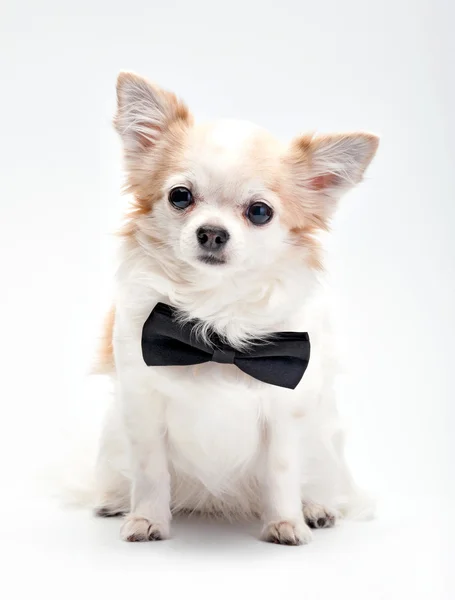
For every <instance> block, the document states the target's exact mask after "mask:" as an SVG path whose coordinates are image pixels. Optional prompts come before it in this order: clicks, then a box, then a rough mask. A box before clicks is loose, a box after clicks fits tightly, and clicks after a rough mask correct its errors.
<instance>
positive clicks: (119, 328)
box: [97, 80, 369, 543]
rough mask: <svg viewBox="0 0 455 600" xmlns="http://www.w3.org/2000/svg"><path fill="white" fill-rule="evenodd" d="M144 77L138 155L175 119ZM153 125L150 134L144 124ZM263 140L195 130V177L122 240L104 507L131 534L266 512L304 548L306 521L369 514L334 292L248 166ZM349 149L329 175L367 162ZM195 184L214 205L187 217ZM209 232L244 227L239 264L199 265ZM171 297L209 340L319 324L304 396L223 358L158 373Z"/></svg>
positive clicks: (185, 177) (237, 129) (278, 531)
mask: <svg viewBox="0 0 455 600" xmlns="http://www.w3.org/2000/svg"><path fill="white" fill-rule="evenodd" d="M131 81H132V83H131ZM131 81H130V82H129V84H130V85H131V86H133V88H134V89H133V90H132V91H131V90H130V92H129V95H128V93H126V92H125V94H124V96H122V98H125V100H124V102H125V106H126V108H125V110H124V111H123V112H122V113H121V117H122V131H121V133H122V136H123V139H124V140H125V145H126V148H127V150H128V149H129V150H131V148H133V147H134V144H132V142H131V138H130V137H129V136H131V135H133V136H134V127H135V124H137V123H139V124H140V125H139V127H140V129H141V130H140V131H139V133H140V135H141V136H144V134H145V135H146V137H147V139H148V140H149V141H150V139H152V138H154V136H155V135H156V132H157V131H158V129H159V128H162V125H163V124H162V123H161V122H159V120H160V119H162V118H163V114H165V113H166V110H165V109H164V108H163V107H160V106H158V107H156V106H155V108H154V107H153V102H150V101H148V102H145V101H144V99H143V98H142V96H141V94H142V95H143V94H144V89H145V90H146V91H147V94H150V93H152V92H151V91H150V89H149V88H148V87H147V85H148V84H147V85H146V86H145V88H144V83H143V80H141V84H140V85H139V86H137V87H134V80H131ZM128 97H132V98H133V99H134V110H133V109H132V108H131V106H129V105H128ZM141 106H142V107H143V109H144V110H146V111H148V112H147V114H146V115H145V116H144V118H141V117H140V116H138V114H137V110H136V109H137V108H138V107H139V108H140V107H141ZM120 110H121V108H120ZM150 111H151V112H150ZM129 118H131V121H130V122H128V119H129ZM147 122H149V123H152V125H153V127H152V130H153V131H152V133H150V132H149V133H147V132H144V131H143V130H142V128H143V127H144V123H147ZM157 122H158V123H159V125H158V126H157V125H156V123H157ZM257 135H258V133H257V130H256V129H255V128H251V127H250V126H247V125H245V124H242V123H230V124H226V123H220V124H214V125H212V126H211V128H210V129H209V130H207V129H205V130H204V131H203V133H198V132H197V130H196V131H195V132H194V133H191V134H190V135H189V136H188V141H187V146H186V150H185V156H184V158H183V159H182V160H183V163H182V167H181V170H180V171H178V172H174V173H173V174H172V176H171V177H170V178H169V180H167V181H166V182H165V184H164V185H163V190H162V199H160V201H159V202H157V203H156V204H155V205H154V207H153V211H152V212H151V214H149V215H142V216H140V217H138V218H137V222H136V227H137V231H136V234H135V235H134V236H129V237H128V238H127V239H125V240H124V241H123V242H122V247H121V250H120V256H119V262H120V265H119V269H118V273H117V278H116V287H117V292H116V297H115V310H116V315H115V328H114V356H115V373H113V374H112V378H113V381H114V385H115V390H116V392H115V400H114V403H113V406H112V409H111V411H110V412H109V415H108V417H107V420H106V425H105V430H104V434H103V437H102V443H101V447H100V453H99V460H98V474H97V504H98V507H99V508H101V509H103V510H104V511H105V512H107V513H116V512H123V511H124V512H126V513H128V516H127V517H126V519H125V522H124V523H123V526H122V537H123V538H124V539H128V540H145V539H159V538H166V537H168V536H169V535H170V521H171V514H172V512H175V511H177V510H186V511H202V512H207V513H211V514H222V515H224V516H226V517H228V518H237V517H242V518H252V517H253V516H255V515H260V516H261V518H262V520H263V523H264V533H263V535H264V537H265V538H266V539H269V540H273V541H279V542H283V543H305V542H307V541H309V540H310V538H311V532H310V529H309V527H308V525H307V524H306V523H305V519H304V516H307V515H308V514H312V515H313V516H315V517H317V516H324V515H326V514H331V513H333V514H337V515H340V514H346V513H349V511H352V510H354V509H358V508H359V507H361V509H362V510H363V509H365V508H366V505H365V504H364V503H363V496H362V494H361V493H360V492H359V490H358V489H357V487H356V485H355V484H354V482H353V479H352V477H351V475H350V472H349V469H348V467H347V465H346V463H345V460H344V456H343V433H342V431H341V428H340V425H339V420H338V414H337V409H336V402H335V396H334V380H335V377H336V374H337V369H338V367H337V360H336V357H335V353H334V349H333V348H334V346H333V341H332V339H331V336H332V333H331V327H330V318H329V314H328V310H327V302H326V292H325V288H324V286H323V284H322V283H321V281H320V278H319V276H318V274H317V273H316V272H315V270H314V269H313V268H312V267H311V266H310V265H309V263H308V260H307V258H308V256H307V254H306V252H305V248H302V249H301V250H300V252H297V251H296V248H295V247H294V246H293V244H292V243H290V241H289V232H288V230H287V229H286V227H285V226H284V225H283V223H282V222H281V221H280V217H281V213H282V206H281V200H280V198H278V197H277V196H276V195H275V193H274V192H273V191H271V190H268V189H267V188H266V186H265V185H264V182H263V181H261V180H260V177H259V176H258V175H257V174H254V175H253V174H252V173H251V172H250V171H248V168H247V167H245V165H246V164H247V160H246V158H245V157H246V153H247V151H248V149H249V147H250V142H251V140H253V139H256V137H255V136H257ZM346 143H347V147H348V148H349V149H350V150H351V151H350V152H345V149H344V148H341V149H340V148H339V149H340V150H341V152H338V153H336V152H335V150H334V146H337V145H338V147H340V146H342V143H341V142H337V143H336V144H332V146H330V147H329V148H328V150H329V151H328V154H327V156H328V163H327V164H328V169H329V171H330V164H331V165H333V164H334V163H335V162H336V170H337V173H340V172H343V170H346V171H348V173H347V175H346V177H350V176H351V173H350V171H352V168H351V167H354V168H355V169H359V166H358V163H359V161H361V160H364V157H363V155H362V156H360V157H359V159H358V160H357V162H356V157H355V153H356V152H357V153H359V152H360V154H361V150H362V149H361V148H360V150H359V149H358V148H357V147H356V148H354V151H352V150H353V148H352V145H351V146H349V143H348V142H346ZM367 150H368V149H367ZM138 151H139V150H138ZM280 151H281V150H280ZM368 151H369V150H368ZM277 152H278V150H277ZM334 154H336V156H334ZM343 156H344V157H345V162H344V163H343V164H339V161H340V160H342V159H343ZM130 158H131V157H130ZM337 161H338V162H337ZM329 163H330V164H329ZM319 168H320V156H319V155H318V169H319ZM352 177H353V179H355V180H358V178H359V177H358V174H357V173H353V174H352ZM190 184H191V185H192V186H193V187H194V188H196V187H197V189H198V193H199V195H200V196H201V197H203V201H201V202H200V204H199V205H198V206H197V207H196V208H195V209H194V210H193V211H192V212H191V215H189V216H183V215H181V214H176V211H174V212H172V211H173V209H172V207H170V206H169V203H168V201H167V194H168V191H169V189H170V188H172V187H173V186H175V185H190ZM252 197H253V198H263V199H265V200H266V201H267V202H269V203H270V204H271V205H272V206H273V208H274V209H275V212H276V216H275V219H274V222H272V223H271V224H270V225H269V226H268V228H267V233H265V231H263V230H261V228H256V229H255V228H254V227H251V226H248V225H246V224H245V223H244V222H243V221H242V219H241V217H240V216H239V207H242V206H243V205H244V203H245V202H247V201H248V199H249V198H252ZM206 223H210V224H214V223H215V224H217V225H220V226H223V227H225V228H226V229H228V230H229V232H230V234H231V240H230V242H229V244H230V246H229V248H228V250H227V253H228V264H227V265H226V266H225V267H224V266H223V267H217V266H207V265H203V264H201V263H199V262H198V260H197V252H198V248H197V240H196V237H195V231H196V229H197V227H199V226H200V225H202V224H206ZM151 235H153V237H154V240H155V241H154V242H153V243H152V242H151V241H150V240H151ZM265 236H266V237H265ZM157 237H158V239H159V242H158V243H157V242H156V239H157ZM160 301H161V302H166V303H168V304H171V305H173V306H176V307H177V308H178V309H180V310H181V311H182V318H192V319H194V318H196V319H200V320H201V322H202V323H203V324H204V325H203V326H202V327H201V330H200V331H199V334H201V335H207V334H208V332H209V331H210V330H216V331H217V332H218V333H220V334H222V335H224V336H225V337H226V338H227V339H228V340H229V342H230V343H232V344H233V345H234V346H236V347H241V346H242V345H245V344H248V343H249V341H250V340H251V339H256V338H258V337H261V336H265V335H267V334H270V333H273V332H276V331H308V332H309V335H310V339H311V347H312V350H311V360H310V364H309V367H308V369H307V372H306V373H305V376H304V377H303V380H302V382H301V384H300V385H299V386H298V388H297V389H296V390H295V391H290V390H286V389H282V388H278V387H274V386H270V385H266V384H262V383H260V382H258V381H256V380H254V379H252V378H249V377H247V376H245V375H244V374H242V373H241V372H240V371H239V370H238V369H236V368H235V367H233V366H230V365H218V364H214V363H209V364H205V365H200V366H197V367H188V368H187V367H159V368H158V367H154V368H150V367H147V366H146V365H145V364H144V361H143V359H142V355H141V346H140V339H141V330H142V326H143V323H144V321H145V319H146V318H147V317H148V315H149V314H150V312H151V310H152V309H153V307H154V306H155V304H156V303H157V302H160Z"/></svg>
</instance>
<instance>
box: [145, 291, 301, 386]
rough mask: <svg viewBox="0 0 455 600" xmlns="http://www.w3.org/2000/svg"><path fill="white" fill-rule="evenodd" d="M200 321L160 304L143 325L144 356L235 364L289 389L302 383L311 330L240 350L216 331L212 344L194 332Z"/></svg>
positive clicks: (179, 362) (165, 362)
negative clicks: (227, 342) (179, 318)
mask: <svg viewBox="0 0 455 600" xmlns="http://www.w3.org/2000/svg"><path fill="white" fill-rule="evenodd" d="M197 324H198V322H197V321H185V322H180V321H179V320H178V311H177V310H176V309H175V308H173V307H171V306H168V305H167V304H162V303H161V302H160V303H158V304H157V305H156V306H155V308H154V309H153V310H152V312H151V313H150V315H149V317H148V318H147V320H146V322H145V323H144V327H143V328H142V340H141V345H142V356H143V358H144V362H145V364H146V365H148V366H150V367H166V366H190V365H200V364H203V363H207V362H210V361H212V362H215V363H219V364H222V365H235V366H236V368H238V369H240V370H241V371H243V372H244V373H246V374H247V375H249V376H250V377H253V378H254V379H257V380H258V381H262V382H263V383H269V384H270V385H277V386H279V387H284V388H288V389H294V388H295V387H297V385H298V384H299V382H300V380H301V379H302V377H303V374H304V373H305V370H306V368H307V366H308V362H309V360H310V338H309V336H308V333H304V332H300V333H294V332H289V331H285V332H282V333H275V334H273V337H271V339H270V340H268V341H263V340H258V341H255V340H253V344H252V346H251V348H248V349H247V350H245V351H240V350H236V349H235V348H232V347H231V346H229V345H228V344H225V343H222V342H221V340H220V339H219V337H218V336H217V335H216V334H213V336H212V340H210V341H211V342H213V345H212V344H211V343H207V342H205V341H204V340H202V339H200V338H198V337H197V336H195V335H194V333H193V332H194V327H195V326H196V325H197Z"/></svg>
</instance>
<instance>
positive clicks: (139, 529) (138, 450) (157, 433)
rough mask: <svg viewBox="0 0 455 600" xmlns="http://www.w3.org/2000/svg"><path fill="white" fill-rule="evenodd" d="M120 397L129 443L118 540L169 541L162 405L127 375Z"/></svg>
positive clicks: (168, 482)
mask: <svg viewBox="0 0 455 600" xmlns="http://www.w3.org/2000/svg"><path fill="white" fill-rule="evenodd" d="M126 379H127V381H123V382H121V385H120V394H121V402H122V407H123V418H124V424H125V430H126V434H127V438H128V442H129V450H130V466H131V473H132V487H131V512H130V514H129V515H128V516H127V517H126V519H125V521H124V523H123V525H122V529H121V537H122V539H124V540H126V541H128V542H142V541H147V540H162V539H166V538H168V537H169V525H170V520H171V511H170V476H169V469H168V460H167V447H166V439H165V426H164V425H165V424H164V402H165V400H164V399H163V398H162V397H160V396H159V395H156V394H153V393H152V392H151V391H150V386H149V385H147V382H146V381H143V382H141V380H140V378H139V377H132V376H131V374H130V375H129V376H128V378H126Z"/></svg>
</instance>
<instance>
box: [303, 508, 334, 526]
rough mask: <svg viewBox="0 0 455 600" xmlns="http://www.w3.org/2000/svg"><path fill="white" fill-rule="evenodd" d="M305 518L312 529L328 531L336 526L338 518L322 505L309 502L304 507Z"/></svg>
mask: <svg viewBox="0 0 455 600" xmlns="http://www.w3.org/2000/svg"><path fill="white" fill-rule="evenodd" d="M303 516H304V517H305V521H306V523H307V525H309V526H310V527H311V528H312V529H326V528H327V527H333V526H334V525H335V521H336V517H335V515H334V514H333V513H331V512H330V511H328V510H326V509H325V508H324V507H323V506H321V505H320V504H314V503H312V502H308V503H306V504H305V505H304V507H303Z"/></svg>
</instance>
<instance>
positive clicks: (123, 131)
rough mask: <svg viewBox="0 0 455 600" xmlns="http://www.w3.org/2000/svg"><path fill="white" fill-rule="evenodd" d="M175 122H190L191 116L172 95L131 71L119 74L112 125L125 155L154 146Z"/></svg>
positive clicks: (184, 106)
mask: <svg viewBox="0 0 455 600" xmlns="http://www.w3.org/2000/svg"><path fill="white" fill-rule="evenodd" d="M176 121H181V122H182V123H184V124H189V123H191V115H190V113H189V111H188V108H187V107H186V105H185V104H184V103H183V102H181V101H179V100H178V99H177V98H176V96H175V95H174V94H172V93H171V92H167V91H165V90H162V89H160V88H159V87H157V86H155V85H152V84H151V83H150V82H148V81H147V80H146V79H144V78H143V77H139V76H138V75H135V74H134V73H128V72H122V73H120V75H119V76H118V79H117V114H116V116H115V119H114V125H115V128H116V130H117V131H118V133H119V134H120V136H121V138H122V140H123V144H124V147H125V151H126V152H127V154H136V153H142V152H144V151H147V150H151V149H153V147H154V146H156V144H157V143H158V142H159V141H160V139H161V138H162V136H163V135H164V134H165V133H166V131H168V129H169V127H170V126H171V124H172V123H174V122H176Z"/></svg>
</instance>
